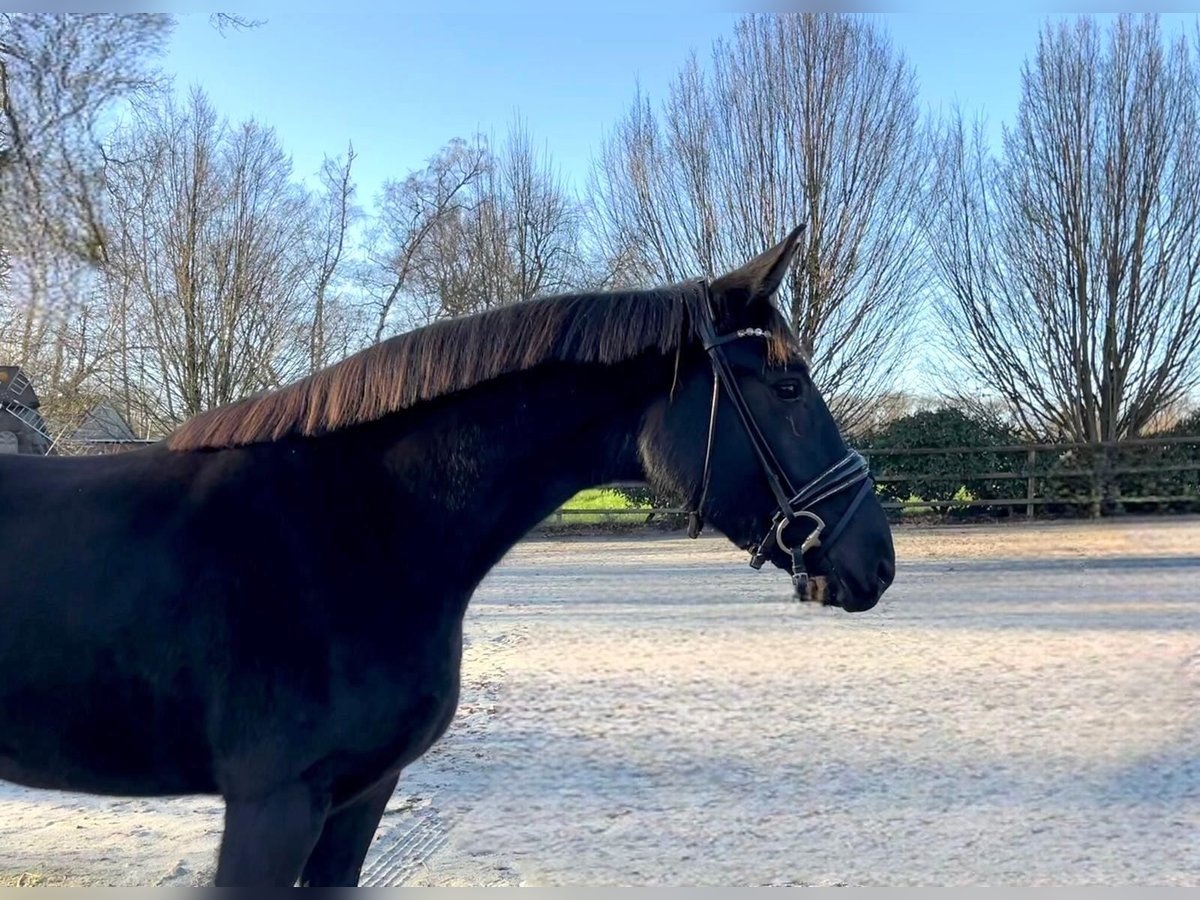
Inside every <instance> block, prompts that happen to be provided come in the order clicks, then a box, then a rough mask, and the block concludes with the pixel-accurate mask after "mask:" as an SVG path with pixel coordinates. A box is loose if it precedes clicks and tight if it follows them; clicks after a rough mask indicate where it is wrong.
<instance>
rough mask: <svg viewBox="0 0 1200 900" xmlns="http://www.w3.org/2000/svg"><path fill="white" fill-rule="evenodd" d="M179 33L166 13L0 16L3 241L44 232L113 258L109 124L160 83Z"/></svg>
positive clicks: (68, 246)
mask: <svg viewBox="0 0 1200 900" xmlns="http://www.w3.org/2000/svg"><path fill="white" fill-rule="evenodd" d="M170 30H171V18H170V17H169V16H166V15H159V14H110V13H95V14H86V15H82V14H65V13H0V245H4V244H6V243H10V242H11V240H12V233H11V232H12V230H15V229H21V230H23V231H26V232H28V231H30V230H34V231H36V232H37V233H38V234H39V236H40V239H41V240H43V241H44V242H45V243H46V245H47V247H49V246H54V247H57V248H62V249H65V250H67V251H69V252H71V253H72V254H74V255H78V256H82V257H84V258H86V259H90V260H97V259H102V258H103V253H104V237H105V235H104V228H103V216H102V213H101V210H100V208H99V203H100V198H102V196H103V181H102V177H101V175H102V168H103V157H104V153H103V150H102V147H101V140H100V125H101V122H102V121H103V119H104V116H105V115H106V114H107V113H109V112H111V111H112V110H113V109H114V107H115V106H116V105H117V104H119V103H121V102H122V101H124V100H127V99H129V98H131V97H133V96H136V95H137V94H138V93H140V92H142V91H144V90H145V89H147V88H149V87H152V86H154V84H155V81H154V78H155V76H154V73H153V71H152V70H151V69H150V66H149V63H150V60H152V59H153V58H154V57H155V56H156V55H157V54H158V52H159V51H160V50H161V49H162V47H163V45H164V44H165V42H166V40H167V38H168V36H169V34H170Z"/></svg>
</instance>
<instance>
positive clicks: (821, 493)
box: [0, 232, 894, 886]
mask: <svg viewBox="0 0 1200 900" xmlns="http://www.w3.org/2000/svg"><path fill="white" fill-rule="evenodd" d="M797 235H798V232H796V233H793V235H792V236H791V237H789V238H788V240H786V241H784V242H783V243H781V244H780V245H778V246H777V247H775V248H774V249H772V250H769V251H767V252H766V253H764V254H763V255H762V256H760V257H758V258H757V259H755V260H754V261H752V262H750V263H749V264H747V265H746V266H745V267H743V268H742V269H740V270H738V271H735V272H732V273H731V274H728V275H726V276H724V277H722V278H720V279H717V280H716V281H714V282H712V283H711V284H709V283H707V282H703V281H696V282H688V283H684V284H680V285H676V286H673V287H670V288H663V289H658V290H653V291H638V292H623V293H608V294H586V295H570V296H563V297H554V298H545V299H539V300H535V301H530V302H527V303H522V304H518V305H515V306H511V307H507V308H503V309H498V310H495V311H490V312H486V313H483V314H480V315H478V316H474V317H470V318H466V319H460V320H456V321H448V322H441V323H438V324H435V325H432V326H430V327H428V328H424V329H422V330H419V331H416V332H413V333H410V334H406V335H402V336H399V337H396V338H393V339H391V340H389V341H385V342H383V343H381V344H378V345H376V346H374V347H371V348H370V349H368V350H364V351H363V352H361V353H359V354H357V355H356V356H353V357H350V358H348V359H346V360H344V361H343V362H341V363H339V364H337V365H334V366H331V367H330V368H328V369H325V370H323V371H321V372H319V373H317V374H315V375H313V376H311V377H309V378H307V379H305V380H303V381H300V382H298V383H296V384H293V385H291V386H289V387H286V388H283V389H281V390H278V391H275V392H271V393H266V394H262V395H258V396H255V397H252V398H249V399H247V400H245V401H242V402H240V403H236V404H233V405H231V406H227V407H223V408H220V409H217V410H213V411H211V412H208V413H205V414H203V415H201V416H198V417H196V418H195V419H192V420H191V421H189V422H187V423H185V424H184V425H183V426H182V427H181V428H180V429H179V430H178V431H176V432H175V433H174V434H173V435H172V436H170V437H169V438H167V439H166V440H164V441H163V442H161V443H159V444H155V445H152V446H150V447H148V448H146V449H144V450H138V451H135V452H130V453H125V454H120V455H115V456H108V457H99V458H82V459H61V458H29V457H0V547H2V548H3V551H4V558H5V559H7V560H10V561H11V566H10V568H9V571H8V574H7V576H6V578H5V580H4V582H3V587H2V588H0V778H2V779H5V780H8V781H13V782H17V783H20V784H24V785H29V786H33V787H39V788H54V789H62V790H69V791H82V792H89V793H99V794H118V795H127V796H151V795H173V794H220V795H221V796H222V797H223V798H224V800H225V804H226V811H225V830H224V835H223V839H222V842H221V849H220V855H219V861H218V868H217V876H216V881H217V884H220V885H284V886H287V885H294V884H296V883H297V882H300V883H301V884H306V885H355V884H357V881H358V877H359V872H360V869H361V867H362V862H363V858H364V856H365V854H366V852H367V849H368V846H369V844H370V841H371V839H372V836H373V834H374V832H375V829H376V827H377V825H378V822H379V820H380V816H381V815H382V812H383V809H384V806H385V804H386V802H387V800H388V798H389V796H390V795H391V794H392V792H393V790H394V788H395V786H396V781H397V778H398V776H399V774H400V772H401V770H402V769H403V768H404V767H405V766H406V765H408V764H409V763H411V762H413V761H414V760H415V759H417V758H418V757H419V756H421V754H423V753H424V752H425V751H426V750H428V749H429V747H430V745H432V744H433V743H434V742H435V741H436V740H437V739H438V738H439V737H440V736H441V735H442V733H443V732H444V731H445V729H446V727H447V725H448V724H449V722H450V720H451V718H452V716H453V715H454V712H455V707H456V705H457V700H458V691H459V671H460V663H461V650H462V623H463V615H464V612H465V610H466V607H467V602H468V600H469V599H470V597H471V595H472V592H473V591H474V590H475V588H476V586H477V585H478V584H479V582H480V581H481V580H482V579H483V577H484V575H485V574H486V573H487V572H488V570H489V569H491V568H492V566H493V565H495V564H496V563H497V562H498V561H499V560H500V558H501V557H502V556H503V555H504V554H505V552H506V551H507V550H508V549H509V548H510V547H512V546H513V544H514V543H516V541H517V540H519V539H520V538H521V536H522V535H524V534H525V533H526V532H528V531H529V530H530V529H531V528H533V527H534V526H535V525H537V524H538V523H539V522H540V521H541V520H543V519H544V518H545V517H546V516H547V515H548V514H549V513H550V512H551V511H553V510H554V508H555V507H556V506H557V505H559V504H561V503H562V502H564V501H565V500H566V499H567V498H569V497H570V496H571V495H572V494H574V493H575V492H576V491H578V490H580V489H582V488H585V487H588V486H592V485H598V484H603V483H605V482H609V481H615V480H631V479H641V478H645V479H647V480H649V481H650V482H651V483H653V484H656V485H658V486H660V487H662V488H665V489H670V490H675V491H680V492H683V493H684V494H690V496H692V497H693V498H694V499H695V500H696V502H697V505H698V506H699V507H700V509H699V510H698V512H701V513H703V515H704V518H705V519H707V520H708V521H709V522H711V523H712V524H713V525H714V526H715V527H716V528H718V529H719V530H720V531H721V532H723V533H724V534H725V535H727V536H728V537H729V538H730V539H731V540H732V541H733V542H734V543H736V544H738V545H739V546H742V547H745V548H747V549H752V550H755V552H756V553H757V554H758V559H759V561H761V560H762V559H764V558H765V559H769V560H771V561H772V562H774V563H776V564H777V565H779V566H781V567H783V568H786V569H789V570H791V569H793V568H794V567H795V566H796V565H797V564H798V563H802V564H803V567H804V569H806V570H809V571H813V572H814V573H817V574H821V575H823V576H825V577H826V578H827V580H828V584H829V587H830V590H829V597H828V600H827V602H832V603H834V604H836V605H840V606H842V607H844V608H845V609H847V610H861V609H867V608H869V607H871V606H873V605H874V604H875V602H876V601H877V599H878V598H879V595H880V594H881V593H882V591H883V590H884V589H885V588H886V587H887V585H888V584H889V583H890V582H891V579H892V575H893V565H894V558H893V552H892V543H891V536H890V532H889V529H888V525H887V521H886V518H885V517H884V514H883V512H882V510H881V509H880V507H879V505H878V503H877V502H876V500H875V497H874V493H873V492H872V491H870V490H869V489H867V487H866V486H869V484H870V481H869V479H866V478H865V470H862V469H860V467H859V466H858V463H857V462H855V461H854V460H852V459H851V463H850V464H848V465H846V464H844V463H845V461H846V460H847V459H849V458H851V457H853V456H854V454H852V453H851V454H850V456H849V457H848V456H847V453H848V451H847V448H846V445H845V444H844V443H843V441H842V438H841V437H840V435H839V433H838V430H837V428H836V426H835V424H834V422H833V419H832V418H831V416H830V414H829V412H828V410H827V408H826V406H825V404H824V402H823V401H822V399H821V397H820V396H819V395H818V393H817V391H816V389H815V388H814V387H813V384H812V381H811V380H810V378H809V372H808V368H807V365H806V363H805V360H804V358H803V356H802V354H801V353H800V352H799V351H798V349H797V347H796V345H795V341H794V339H793V337H792V336H791V334H790V332H789V331H788V329H787V327H786V325H785V323H784V321H783V320H782V318H781V317H780V315H779V314H778V312H777V311H776V310H775V307H774V305H773V303H772V298H773V294H774V293H775V290H776V288H777V287H778V285H779V282H780V280H781V279H782V277H783V275H784V273H785V271H786V270H787V268H788V265H789V263H790V261H791V257H792V254H793V251H794V248H795V244H796V237H797ZM714 384H717V385H718V389H717V390H714ZM718 394H719V395H720V398H721V403H720V406H719V407H718V406H717V405H716V403H717V400H718ZM735 412H736V415H735V414H734V413H735ZM851 470H853V471H852V475H853V477H852V478H850V479H842V480H840V481H839V479H841V477H842V475H843V474H845V472H847V471H851ZM831 472H832V473H833V475H830V473H831ZM839 473H841V474H839ZM853 473H857V474H853ZM854 482H861V483H862V485H863V486H864V487H863V488H862V489H860V490H859V491H858V493H857V494H855V493H854V492H853V491H849V490H842V489H841V488H843V487H847V486H848V485H849V484H850V483H854ZM702 483H703V484H702ZM796 484H807V488H802V489H801V490H800V491H799V492H797V494H796V495H795V496H787V494H788V490H789V489H790V486H791V485H796ZM814 484H815V486H816V489H817V490H815V491H814V490H810V491H809V493H808V494H807V495H805V493H804V491H805V490H806V489H808V488H812V487H813V485H814ZM784 485H787V486H788V487H787V488H784V487H783V486H784ZM825 523H829V524H830V525H831V526H833V527H834V528H836V530H837V531H838V535H837V536H836V537H837V538H839V539H838V540H836V541H835V540H834V538H835V536H834V535H832V534H829V533H822V531H821V529H822V528H823V527H824V525H825ZM696 524H697V525H698V524H699V519H698V518H697V520H696ZM806 535H807V536H808V538H809V540H807V541H806V543H805V546H804V547H803V549H802V550H800V549H797V550H794V551H791V552H789V550H790V548H791V545H792V544H793V543H795V542H798V541H800V540H801V539H802V538H804V537H805V536H806ZM818 541H819V542H818ZM756 548H757V549H756ZM800 575H801V573H798V577H800Z"/></svg>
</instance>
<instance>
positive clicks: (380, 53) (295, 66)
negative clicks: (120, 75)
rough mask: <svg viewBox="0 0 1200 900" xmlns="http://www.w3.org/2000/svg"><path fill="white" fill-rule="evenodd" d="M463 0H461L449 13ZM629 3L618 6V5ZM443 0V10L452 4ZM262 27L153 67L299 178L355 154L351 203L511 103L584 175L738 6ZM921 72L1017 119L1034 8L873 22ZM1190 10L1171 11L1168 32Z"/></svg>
mask: <svg viewBox="0 0 1200 900" xmlns="http://www.w3.org/2000/svg"><path fill="white" fill-rule="evenodd" d="M458 8H459V9H460V10H461V9H462V7H458ZM629 8H631V7H630V6H629V5H628V4H627V5H626V9H629ZM451 9H454V7H451ZM248 15H258V16H261V17H263V18H265V19H267V23H266V24H265V25H264V26H263V27H262V28H260V29H257V30H254V31H249V32H239V33H226V35H225V36H224V37H222V36H221V35H220V34H218V33H217V32H216V31H215V30H214V29H213V28H212V27H211V26H210V25H209V24H208V17H207V15H206V14H200V15H183V16H180V17H179V19H180V24H179V26H178V28H177V30H176V33H175V36H174V38H173V40H172V43H171V46H170V50H169V53H168V56H167V58H166V59H165V61H164V68H165V69H166V70H167V71H168V72H170V73H171V74H173V75H174V76H175V77H176V83H177V86H178V87H179V88H180V89H186V88H187V87H188V86H190V85H193V84H197V85H200V86H201V87H203V88H204V89H205V90H206V91H207V92H208V94H209V96H210V97H211V98H212V100H213V102H214V103H215V105H216V107H217V109H218V110H220V111H221V112H222V113H223V114H224V115H226V116H228V117H229V118H231V119H235V120H240V119H244V118H248V117H251V116H253V117H255V118H257V119H259V120H260V121H263V122H265V123H267V124H269V125H272V126H274V127H275V128H276V129H277V131H278V132H279V134H280V137H281V139H282V142H283V144H284V147H285V148H286V149H287V150H288V151H289V152H290V153H291V154H292V157H293V160H294V164H295V168H296V172H297V174H300V175H306V176H307V175H311V174H312V173H314V172H316V170H317V168H318V167H319V166H320V163H321V159H322V156H323V155H324V154H326V153H328V154H331V155H333V154H339V153H341V152H343V151H344V149H345V147H346V143H347V141H353V143H354V146H355V150H356V151H357V153H358V162H357V166H358V176H359V177H358V181H359V185H360V199H361V200H362V201H365V202H367V203H369V202H370V200H371V198H372V197H373V196H374V194H375V193H376V191H377V190H378V189H379V186H380V185H381V183H382V182H383V180H384V179H385V178H387V177H402V176H403V175H405V174H406V173H407V172H408V171H410V170H411V169H413V168H417V167H419V166H421V165H422V163H423V161H424V160H425V159H426V158H428V157H429V156H430V155H432V154H433V152H434V151H435V150H437V148H439V147H440V146H442V145H443V144H444V143H446V142H447V141H448V140H450V139H451V138H453V137H469V136H470V135H471V134H473V133H475V132H477V131H482V132H484V133H493V134H497V135H499V134H502V133H503V132H504V130H505V128H506V127H507V124H508V123H509V121H510V120H511V119H512V118H513V116H514V115H515V114H516V113H518V112H519V113H520V115H521V116H522V117H523V118H524V119H525V120H526V122H527V124H528V125H529V127H530V129H531V131H532V132H533V134H534V136H535V138H536V139H537V140H538V141H540V142H544V143H545V144H546V146H547V147H548V148H549V149H550V151H551V153H552V154H553V156H554V158H555V161H556V163H557V164H558V166H559V167H560V169H561V170H562V171H563V172H564V174H565V175H567V176H568V177H569V178H571V179H572V180H573V181H575V182H576V183H577V184H580V185H582V183H583V181H584V179H585V178H586V173H587V170H588V167H589V165H590V160H591V157H592V154H593V153H594V152H595V150H596V149H597V147H598V146H599V143H600V139H601V136H602V135H603V134H604V132H605V130H606V129H607V128H608V127H610V126H611V125H612V123H613V122H614V121H615V120H616V119H617V118H618V117H619V116H620V115H621V114H622V112H623V111H624V109H625V108H626V106H627V105H628V103H629V101H630V99H631V98H632V96H633V93H634V89H635V85H636V84H637V83H638V82H640V83H641V86H642V88H643V89H644V90H645V91H646V92H647V93H648V94H649V95H650V96H651V97H655V98H657V97H661V96H663V95H664V94H665V92H666V90H667V86H668V84H669V82H670V80H671V78H672V77H673V75H674V74H675V73H676V71H677V70H678V69H679V67H680V65H681V64H682V62H683V61H684V60H685V59H686V58H687V55H688V54H689V53H690V52H691V51H692V50H693V49H695V50H696V51H697V52H698V53H699V54H700V55H701V57H702V58H703V57H705V56H706V55H707V54H708V51H709V48H710V46H711V44H712V41H713V40H714V39H715V38H716V37H718V36H721V35H729V34H731V33H732V30H733V24H734V22H735V21H736V15H734V14H732V13H716V12H699V13H697V12H688V13H683V12H681V11H678V10H676V11H671V12H663V13H638V12H629V11H626V12H619V13H595V12H591V13H585V12H569V11H566V4H563V5H562V9H561V10H560V11H558V12H554V13H552V14H551V13H546V12H545V11H542V12H527V13H512V12H504V13H496V12H492V13H487V12H480V11H478V10H471V11H459V12H448V13H445V14H435V13H427V14H413V13H402V12H393V13H389V12H381V11H367V10H356V8H355V7H354V6H353V5H351V6H349V7H347V8H346V11H343V12H339V13H317V12H311V13H310V12H278V11H274V10H270V11H264V12H261V13H248ZM873 18H875V19H876V20H877V21H879V22H880V23H881V24H882V25H883V26H884V27H885V28H886V29H887V30H888V31H889V32H890V34H891V35H892V38H893V40H894V41H895V43H896V45H897V46H898V47H899V49H900V50H901V51H902V52H903V53H904V54H905V55H906V56H907V57H908V58H909V60H910V61H911V62H912V63H913V65H914V66H915V67H916V71H917V74H918V77H919V79H920V82H921V89H922V102H923V103H924V104H925V105H926V106H928V107H931V108H939V107H944V106H946V105H947V104H953V103H955V102H958V103H961V104H963V105H964V106H965V107H966V108H968V109H971V110H980V111H983V112H985V113H986V114H987V115H988V117H989V120H990V121H991V123H992V124H993V127H994V129H995V131H996V133H998V129H999V123H1000V122H1002V121H1005V120H1007V119H1009V118H1011V116H1012V115H1013V113H1014V111H1015V109H1016V104H1017V99H1018V91H1019V78H1020V65H1021V61H1022V60H1023V59H1024V58H1025V57H1026V56H1027V55H1028V54H1030V53H1031V52H1032V50H1033V48H1034V46H1035V43H1036V39H1037V32H1038V28H1039V26H1040V24H1041V23H1042V22H1043V20H1044V18H1045V15H1044V14H1039V13H1032V12H1008V13H1002V14H1001V13H978V14H933V13H896V14H878V15H875V16H873ZM1193 19H1194V16H1190V15H1189V16H1171V17H1167V21H1166V23H1165V24H1166V25H1167V26H1168V27H1170V28H1175V27H1179V25H1180V24H1182V23H1184V22H1191V21H1192V20H1193Z"/></svg>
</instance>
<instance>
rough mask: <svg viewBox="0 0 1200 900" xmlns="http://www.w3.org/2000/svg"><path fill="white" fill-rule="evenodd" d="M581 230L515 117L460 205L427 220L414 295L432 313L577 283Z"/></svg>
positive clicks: (572, 206)
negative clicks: (430, 221) (425, 300)
mask: <svg viewBox="0 0 1200 900" xmlns="http://www.w3.org/2000/svg"><path fill="white" fill-rule="evenodd" d="M479 146H480V147H485V148H486V147H487V146H490V145H484V144H483V143H482V142H480V143H479ZM581 233H582V221H581V216H580V212H579V204H578V202H577V201H576V200H575V198H574V197H573V196H572V194H571V193H570V191H569V190H568V189H567V188H566V186H565V185H564V184H563V182H562V180H561V178H560V177H559V176H558V174H557V173H556V172H555V170H554V167H553V163H552V161H551V160H550V158H549V154H548V153H547V152H546V151H544V150H543V151H539V150H538V149H537V148H536V147H535V146H534V144H533V140H532V138H531V136H530V134H529V131H528V129H527V128H526V127H525V125H524V124H523V123H522V122H521V121H520V120H517V121H516V122H514V123H513V125H512V126H510V128H509V131H508V134H507V136H506V139H505V141H504V143H503V144H502V145H501V147H500V150H499V151H498V152H493V151H490V150H488V149H484V152H483V155H482V160H481V167H480V171H479V173H478V176H477V177H476V178H474V179H473V180H472V181H471V183H470V184H469V185H467V186H466V187H465V190H464V196H463V202H462V203H460V204H458V205H456V206H455V207H454V208H452V209H448V210H446V211H445V213H444V214H443V215H442V216H440V217H439V218H438V220H437V221H436V222H435V224H434V227H433V228H432V229H431V231H430V234H429V238H428V240H427V241H426V243H425V245H424V246H423V247H422V250H421V252H420V254H418V257H417V259H418V263H419V266H418V275H419V284H418V287H417V290H418V291H420V292H422V293H423V294H424V295H425V297H427V298H429V299H430V300H433V301H434V304H435V305H436V308H437V311H438V314H439V315H462V314H464V313H471V312H476V311H478V310H481V309H488V308H490V307H494V306H500V305H503V304H506V303H514V302H517V301H519V300H527V299H529V298H532V297H536V296H540V295H544V294H552V293H559V292H562V291H565V290H568V289H569V288H571V287H575V286H577V285H578V284H579V282H580V273H581V262H580V242H581Z"/></svg>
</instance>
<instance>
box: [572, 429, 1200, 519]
mask: <svg viewBox="0 0 1200 900" xmlns="http://www.w3.org/2000/svg"><path fill="white" fill-rule="evenodd" d="M861 452H862V453H863V455H864V456H866V457H867V459H868V461H869V462H870V463H871V469H872V474H873V476H874V478H875V482H876V491H877V493H878V494H879V495H880V500H881V503H882V505H883V507H884V508H885V509H889V510H895V511H897V512H899V513H903V512H904V511H906V510H908V511H912V510H929V511H933V512H941V513H945V512H948V511H949V510H952V509H972V508H976V509H982V510H985V511H986V510H991V511H994V512H1007V513H1009V514H1012V513H1016V514H1020V513H1024V515H1026V516H1028V517H1031V518H1032V517H1034V516H1035V515H1037V514H1038V512H1039V511H1043V512H1051V513H1054V514H1069V513H1074V514H1087V515H1091V516H1093V517H1099V516H1102V515H1109V514H1117V513H1122V512H1131V511H1138V510H1139V509H1140V510H1158V511H1163V510H1164V509H1165V510H1166V511H1172V510H1175V511H1179V510H1180V509H1191V508H1193V507H1194V508H1195V510H1196V511H1200V435H1197V436H1171V437H1157V438H1137V439H1130V440H1125V441H1113V442H1097V443H1052V444H1014V445H1006V446H995V447H920V448H908V449H890V448H889V449H867V448H861ZM981 457H983V458H985V461H986V462H988V463H990V465H981V461H980V458H981ZM932 460H939V461H940V465H932V466H931V465H922V464H921V463H922V462H925V463H928V462H930V461H932ZM939 485H940V488H939V487H938V486H939ZM610 486H611V487H617V488H621V487H625V488H631V487H645V485H644V484H642V483H641V482H623V483H618V484H613V485H610ZM910 489H911V490H910ZM922 491H924V493H923V492H922ZM947 494H952V495H953V496H947ZM913 495H915V496H913ZM930 495H933V496H930ZM685 514H686V510H683V509H680V508H678V507H676V506H666V505H664V506H661V507H656V508H651V509H647V508H644V507H643V508H638V509H628V508H626V509H584V508H577V509H576V508H572V507H571V506H570V505H569V504H568V505H567V506H565V507H563V508H561V509H559V510H556V511H555V513H554V514H553V516H552V517H551V519H550V522H551V523H555V524H567V523H569V522H570V521H571V520H572V519H575V520H576V521H578V519H579V517H585V516H590V517H599V518H601V519H605V520H609V521H621V520H624V521H629V520H631V519H632V520H633V521H637V519H638V517H641V519H642V520H644V521H645V520H651V521H652V520H661V519H663V518H666V517H672V516H682V515H685Z"/></svg>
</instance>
